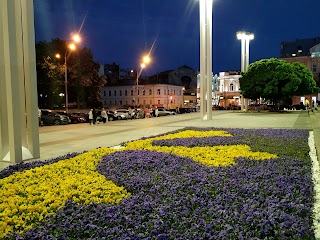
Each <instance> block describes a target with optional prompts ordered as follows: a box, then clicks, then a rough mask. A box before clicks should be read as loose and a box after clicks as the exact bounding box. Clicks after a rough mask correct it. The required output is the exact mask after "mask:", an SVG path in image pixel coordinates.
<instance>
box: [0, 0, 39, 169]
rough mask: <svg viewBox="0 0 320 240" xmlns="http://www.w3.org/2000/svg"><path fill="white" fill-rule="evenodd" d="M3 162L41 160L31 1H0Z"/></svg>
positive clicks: (0, 142)
mask: <svg viewBox="0 0 320 240" xmlns="http://www.w3.org/2000/svg"><path fill="white" fill-rule="evenodd" d="M0 12H1V17H0V19H1V21H0V79H1V81H0V95H1V96H0V99H1V101H0V109H1V111H0V139H1V140H0V161H1V162H7V163H17V162H21V161H22V160H25V159H30V158H38V157H40V156H39V155H40V154H39V152H40V151H39V129H38V107H37V91H36V89H37V85H36V65H35V62H36V61H35V41H34V19H33V3H32V1H21V0H1V1H0Z"/></svg>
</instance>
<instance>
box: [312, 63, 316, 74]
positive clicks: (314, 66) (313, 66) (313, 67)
mask: <svg viewBox="0 0 320 240" xmlns="http://www.w3.org/2000/svg"><path fill="white" fill-rule="evenodd" d="M312 72H317V65H315V64H314V65H312Z"/></svg>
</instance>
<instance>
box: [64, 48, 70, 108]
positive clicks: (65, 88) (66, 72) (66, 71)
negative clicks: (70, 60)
mask: <svg viewBox="0 0 320 240" xmlns="http://www.w3.org/2000/svg"><path fill="white" fill-rule="evenodd" d="M64 91H65V94H66V113H68V105H69V103H68V102H69V100H68V68H67V52H66V54H65V56H64Z"/></svg>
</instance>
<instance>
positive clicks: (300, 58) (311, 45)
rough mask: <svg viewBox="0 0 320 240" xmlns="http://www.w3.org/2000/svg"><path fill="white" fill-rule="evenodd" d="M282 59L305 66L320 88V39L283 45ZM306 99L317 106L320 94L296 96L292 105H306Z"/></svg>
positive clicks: (302, 40)
mask: <svg viewBox="0 0 320 240" xmlns="http://www.w3.org/2000/svg"><path fill="white" fill-rule="evenodd" d="M281 59H282V60H285V61H287V62H289V63H293V62H299V63H302V64H304V65H305V66H306V67H307V68H308V69H309V70H310V71H311V72H312V73H313V77H314V79H315V81H316V83H317V86H318V87H319V86H320V37H317V38H312V39H300V40H297V41H294V42H287V43H281ZM306 98H307V99H308V100H309V102H310V104H312V102H313V103H314V105H315V104H316V103H317V102H319V100H320V94H319V93H314V94H310V95H305V96H294V97H293V98H292V104H293V105H295V104H300V103H303V104H304V103H305V99H306Z"/></svg>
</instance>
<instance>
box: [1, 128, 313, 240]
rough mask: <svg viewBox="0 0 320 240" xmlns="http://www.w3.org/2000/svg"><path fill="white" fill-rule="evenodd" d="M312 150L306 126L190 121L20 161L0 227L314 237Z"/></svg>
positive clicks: (13, 232)
mask: <svg viewBox="0 0 320 240" xmlns="http://www.w3.org/2000/svg"><path fill="white" fill-rule="evenodd" d="M308 152H309V147H308V131H304V130H271V129H269V130H266V129H265V130H261V129H260V130H259V129H257V130H244V129H213V128H210V129H209V128H208V129H197V128H189V129H183V130H182V131H176V132H172V133H169V134H165V135H161V136H155V137H151V138H145V139H142V140H137V141H133V142H129V143H125V144H124V148H123V149H120V150H112V149H106V148H100V149H96V150H93V151H90V152H87V153H84V154H80V155H78V156H76V157H73V158H70V159H67V160H61V161H58V162H56V163H51V164H50V165H44V166H40V167H36V168H31V169H28V168H27V169H26V170H24V171H23V165H20V168H21V169H20V170H21V171H18V172H13V173H12V174H11V175H9V176H7V177H4V178H3V179H1V180H0V187H1V193H2V195H1V199H0V232H2V231H3V232H5V231H6V232H5V234H10V235H7V238H12V239H46V238H48V239H88V238H90V239H250V238H256V239H314V230H313V225H312V224H313V218H312V206H313V194H314V190H313V183H312V171H311V170H312V169H311V160H310V157H309V155H308ZM0 174H1V172H0ZM10 197H11V198H10ZM43 202H45V203H43ZM8 229H9V230H8ZM0 234H1V233H0ZM4 236H5V235H4V234H3V235H0V237H4Z"/></svg>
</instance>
